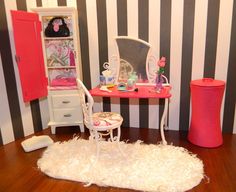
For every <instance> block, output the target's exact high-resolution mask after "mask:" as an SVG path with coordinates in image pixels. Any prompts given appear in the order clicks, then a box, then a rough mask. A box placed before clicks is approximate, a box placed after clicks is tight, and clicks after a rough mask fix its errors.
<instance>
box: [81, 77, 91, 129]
mask: <svg viewBox="0 0 236 192" xmlns="http://www.w3.org/2000/svg"><path fill="white" fill-rule="evenodd" d="M77 86H78V91H79V97H80V104H81V107H82V111H83V115H84V124H85V125H86V126H87V127H88V128H89V129H90V128H92V127H93V120H92V114H93V104H94V100H93V97H92V96H91V94H90V93H89V91H88V89H87V88H86V87H85V85H84V84H83V82H82V81H81V80H80V79H78V78H77ZM86 97H87V100H86Z"/></svg>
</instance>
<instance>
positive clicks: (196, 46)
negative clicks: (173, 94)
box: [192, 0, 208, 80]
mask: <svg viewBox="0 0 236 192" xmlns="http://www.w3.org/2000/svg"><path fill="white" fill-rule="evenodd" d="M195 3H196V4H195V16H194V39H193V58H192V79H193V80H194V79H201V78H202V77H203V71H204V59H205V44H206V26H207V7H208V1H205V0H198V1H195Z"/></svg>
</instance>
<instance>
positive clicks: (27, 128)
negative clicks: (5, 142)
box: [5, 1, 34, 136]
mask: <svg viewBox="0 0 236 192" xmlns="http://www.w3.org/2000/svg"><path fill="white" fill-rule="evenodd" d="M5 3H6V4H5V6H6V13H7V15H6V16H7V21H8V22H7V24H8V29H9V38H10V43H11V50H12V60H13V64H14V70H15V77H16V86H17V92H18V97H19V104H20V111H21V114H19V115H21V117H22V123H23V130H24V135H25V136H27V135H30V134H32V133H34V128H33V121H32V114H31V109H30V105H29V103H24V102H23V97H22V90H21V84H20V76H19V72H18V66H17V63H16V62H15V59H14V56H15V54H16V51H15V43H14V37H13V33H12V20H11V15H10V10H11V9H16V4H13V3H12V2H10V1H6V2H5Z"/></svg>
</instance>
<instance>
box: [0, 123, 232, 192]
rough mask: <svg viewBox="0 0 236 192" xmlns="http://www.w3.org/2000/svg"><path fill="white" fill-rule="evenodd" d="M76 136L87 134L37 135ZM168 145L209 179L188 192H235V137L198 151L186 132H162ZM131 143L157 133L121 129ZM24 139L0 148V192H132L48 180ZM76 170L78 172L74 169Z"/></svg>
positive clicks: (62, 138)
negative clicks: (194, 159)
mask: <svg viewBox="0 0 236 192" xmlns="http://www.w3.org/2000/svg"><path fill="white" fill-rule="evenodd" d="M74 133H77V134H78V135H80V136H81V137H82V138H87V137H88V133H87V132H86V133H80V132H79V130H78V128H77V127H72V128H68V127H66V128H58V129H57V134H56V135H51V134H50V130H49V129H45V130H44V131H43V132H40V133H37V135H41V134H47V135H50V137H51V138H52V139H53V140H54V141H65V140H68V139H70V138H72V136H73V134H74ZM166 138H167V141H168V143H173V145H175V146H182V147H185V148H186V149H188V150H190V151H191V152H193V153H195V154H197V156H198V157H199V158H200V159H202V160H203V162H204V170H205V174H206V176H207V177H208V178H209V179H204V180H202V182H201V183H200V184H199V185H198V186H196V187H195V188H193V189H192V190H190V191H191V192H202V191H204V192H235V191H236V135H235V134H234V135H232V134H224V135H223V138H224V144H223V145H222V146H221V147H218V148H214V149H207V148H201V147H198V146H195V145H192V144H191V143H189V142H188V141H187V136H186V133H184V132H178V131H166ZM127 139H129V141H130V142H134V141H136V140H138V139H140V140H143V141H144V142H145V143H156V142H157V140H160V134H159V131H158V130H153V129H136V128H123V129H122V140H127ZM23 140H24V139H21V140H18V141H16V142H12V143H10V144H7V145H5V146H2V147H0V192H32V191H39V192H41V191H45V192H46V191H56V192H61V191H63V192H78V191H85V192H132V191H133V190H129V189H119V188H113V187H98V186H96V185H92V186H90V187H84V186H83V184H82V183H79V182H72V181H65V180H57V179H53V178H50V177H48V176H46V175H44V174H43V173H41V172H40V171H39V170H38V169H37V165H36V163H37V160H38V159H39V158H40V156H41V155H42V152H43V151H44V150H45V149H39V150H36V151H33V152H30V153H25V152H24V151H23V149H22V147H21V145H20V143H21V141H23ZM78 171H79V170H78Z"/></svg>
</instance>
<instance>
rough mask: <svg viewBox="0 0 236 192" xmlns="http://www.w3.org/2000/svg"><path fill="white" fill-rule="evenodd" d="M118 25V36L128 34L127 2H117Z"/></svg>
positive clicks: (123, 0)
mask: <svg viewBox="0 0 236 192" xmlns="http://www.w3.org/2000/svg"><path fill="white" fill-rule="evenodd" d="M117 25H118V27H117V28H118V35H120V36H122V35H124V36H126V35H127V34H128V26H127V0H117Z"/></svg>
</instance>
